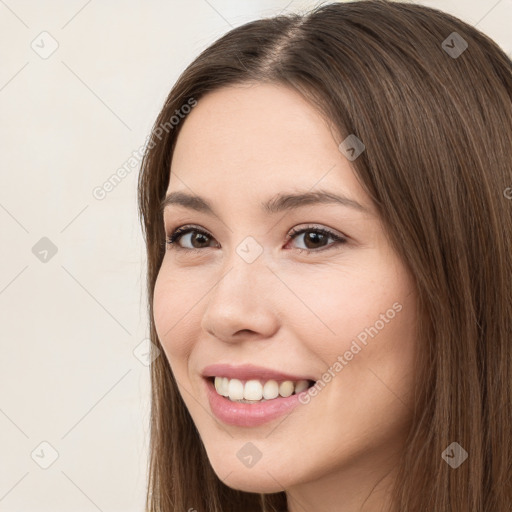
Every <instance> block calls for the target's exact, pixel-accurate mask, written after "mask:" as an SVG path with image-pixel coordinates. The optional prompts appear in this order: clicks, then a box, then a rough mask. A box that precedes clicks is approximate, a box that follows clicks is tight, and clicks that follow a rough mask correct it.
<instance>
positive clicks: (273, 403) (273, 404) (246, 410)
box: [205, 379, 306, 427]
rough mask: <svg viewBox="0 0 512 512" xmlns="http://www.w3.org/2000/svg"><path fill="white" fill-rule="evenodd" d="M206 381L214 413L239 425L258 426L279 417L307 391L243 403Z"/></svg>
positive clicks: (228, 422) (297, 402)
mask: <svg viewBox="0 0 512 512" xmlns="http://www.w3.org/2000/svg"><path fill="white" fill-rule="evenodd" d="M205 383H206V390H207V393H208V400H209V402H210V408H211V410H212V412H213V414H215V416H216V417H217V418H218V419H219V420H221V421H222V422H223V423H227V424H228V425H235V426H237V427H257V426H258V425H263V424H264V423H267V422H269V421H272V420H274V419H276V418H279V417H280V416H282V415H284V414H286V413H287V412H291V411H292V409H294V408H295V407H296V406H297V405H299V403H300V401H299V397H300V395H301V394H302V393H306V391H302V392H301V393H299V394H298V395H291V396H289V397H287V398H284V397H279V398H274V399H273V400H268V401H266V402H261V403H257V404H242V403H239V402H232V401H231V400H230V399H229V398H226V397H223V396H221V395H219V394H218V393H217V391H216V390H215V386H214V385H213V382H211V381H210V380H208V379H205Z"/></svg>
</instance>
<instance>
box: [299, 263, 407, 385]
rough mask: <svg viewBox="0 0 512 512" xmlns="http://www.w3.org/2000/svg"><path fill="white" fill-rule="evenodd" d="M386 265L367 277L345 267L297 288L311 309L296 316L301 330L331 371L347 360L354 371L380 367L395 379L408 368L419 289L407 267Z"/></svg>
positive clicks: (305, 280) (305, 278)
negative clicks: (341, 359) (395, 375)
mask: <svg viewBox="0 0 512 512" xmlns="http://www.w3.org/2000/svg"><path fill="white" fill-rule="evenodd" d="M385 263H386V264H385V265H383V266H381V265H378V263H377V262H373V264H372V265H371V266H370V265H368V268H371V269H372V270H371V272H366V273H362V272H361V271H360V269H359V271H358V272H355V271H354V272H350V269H348V268H345V269H344V270H343V271H333V272H325V276H323V275H322V273H318V274H317V276H316V279H311V276H308V275H304V274H303V275H302V276H301V279H300V280H297V279H295V281H294V283H295V287H294V290H295V291H296V293H297V295H298V296H299V297H301V298H303V297H304V299H305V300H304V301H303V302H304V304H305V306H307V309H309V311H308V310H307V309H306V308H305V307H302V308H300V309H301V311H302V313H301V314H298V313H295V315H296V318H297V320H298V322H295V323H294V326H295V327H296V328H297V326H298V325H299V322H300V326H301V328H300V329H299V330H297V331H296V332H297V333H301V334H300V336H301V338H302V339H303V340H304V341H305V343H307V345H308V346H309V349H310V351H311V352H312V353H313V354H315V355H316V356H317V357H318V356H319V357H320V358H321V359H322V361H323V362H324V364H327V365H328V367H331V366H332V365H334V364H335V363H336V361H338V362H340V360H339V356H341V357H342V358H343V361H341V364H342V365H343V368H345V367H347V366H350V367H351V369H352V370H355V369H357V368H359V369H363V367H366V368H368V367H374V366H375V365H377V366H378V367H379V368H380V369H382V370H383V371H385V373H386V375H389V376H390V377H392V376H393V370H396V371H398V370H399V371H400V372H401V373H402V374H403V373H404V372H406V371H407V370H408V368H409V365H410V364H411V362H412V359H413V357H414V347H415V344H414V338H415V334H416V332H415V323H414V319H415V306H416V303H415V294H414V293H413V292H414V287H413V283H412V282H411V280H410V279H409V276H408V275H407V274H406V272H405V270H404V269H403V268H402V267H401V266H398V265H396V266H393V264H392V262H390V261H386V262H385ZM289 279H291V276H290V277H289ZM297 311H298V309H297ZM337 368H338V370H339V372H341V367H340V366H339V365H337Z"/></svg>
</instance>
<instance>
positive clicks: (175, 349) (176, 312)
mask: <svg viewBox="0 0 512 512" xmlns="http://www.w3.org/2000/svg"><path fill="white" fill-rule="evenodd" d="M171 275H172V274H171V273H169V272H166V271H165V268H164V266H162V269H161V271H160V273H159V274H158V277H157V280H156V283H155V289H154V293H153V319H154V321H155V328H156V331H157V334H158V338H159V340H160V343H161V344H162V346H163V348H164V351H165V353H166V355H167V358H168V359H169V362H170V363H171V365H173V363H175V362H176V361H177V360H179V359H180V358H184V357H187V356H188V354H189V353H190V351H191V349H192V337H191V335H190V332H188V330H190V326H191V325H196V324H195V323H194V322H195V320H194V314H195V312H194V304H196V303H197V299H195V298H194V297H193V294H192V293H190V289H185V288H184V285H183V283H182V282H181V280H180V281H178V280H177V279H173V278H171V277H170V276H171ZM187 326H189V327H188V328H187ZM187 329H188V330H187Z"/></svg>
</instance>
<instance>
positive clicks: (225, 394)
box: [221, 377, 229, 396]
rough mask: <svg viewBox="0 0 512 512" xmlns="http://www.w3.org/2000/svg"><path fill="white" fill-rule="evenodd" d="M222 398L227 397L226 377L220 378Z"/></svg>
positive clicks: (227, 381) (227, 382)
mask: <svg viewBox="0 0 512 512" xmlns="http://www.w3.org/2000/svg"><path fill="white" fill-rule="evenodd" d="M221 389H222V393H221V395H222V396H229V379H228V378H227V377H223V378H222V388H221Z"/></svg>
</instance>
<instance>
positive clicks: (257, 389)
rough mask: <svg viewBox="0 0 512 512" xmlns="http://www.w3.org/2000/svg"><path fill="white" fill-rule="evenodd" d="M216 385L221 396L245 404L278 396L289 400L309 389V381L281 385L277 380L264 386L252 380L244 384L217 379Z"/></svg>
mask: <svg viewBox="0 0 512 512" xmlns="http://www.w3.org/2000/svg"><path fill="white" fill-rule="evenodd" d="M214 384H215V390H216V391H217V393H218V394H219V395H221V396H224V397H227V398H229V399H230V400H232V401H240V402H243V403H254V402H259V401H265V400H272V399H274V398H277V397H278V396H282V397H283V398H287V397H289V396H291V395H293V393H295V394H298V393H301V392H302V391H305V390H306V389H307V388H308V387H309V382H308V381H307V380H299V381H297V382H292V381H291V380H285V381H283V382H281V383H280V384H279V383H278V382H277V381H275V380H268V381H266V382H265V383H264V384H262V382H261V381H259V380H256V379H252V380H248V381H247V382H245V384H244V382H242V381H241V380H239V379H228V378H227V377H215V380H214Z"/></svg>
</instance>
